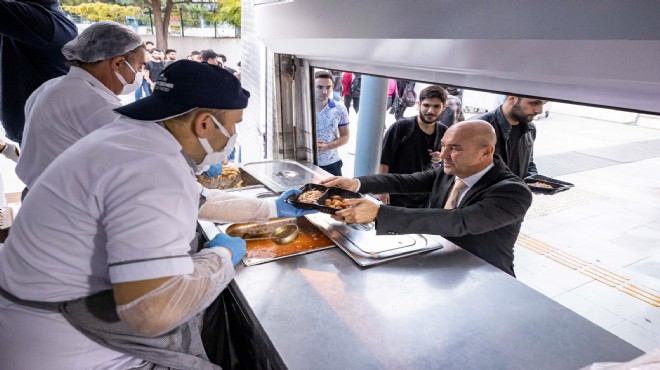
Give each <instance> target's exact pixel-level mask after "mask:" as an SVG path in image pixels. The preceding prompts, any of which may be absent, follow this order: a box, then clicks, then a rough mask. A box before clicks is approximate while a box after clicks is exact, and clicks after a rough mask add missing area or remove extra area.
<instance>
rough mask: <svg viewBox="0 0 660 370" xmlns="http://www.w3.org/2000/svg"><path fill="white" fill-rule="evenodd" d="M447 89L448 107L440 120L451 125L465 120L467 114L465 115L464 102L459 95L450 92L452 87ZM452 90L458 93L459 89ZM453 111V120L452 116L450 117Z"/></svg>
mask: <svg viewBox="0 0 660 370" xmlns="http://www.w3.org/2000/svg"><path fill="white" fill-rule="evenodd" d="M445 90H446V91H447V108H446V109H445V112H443V114H442V116H440V121H442V122H443V123H444V124H445V125H447V126H451V125H453V124H455V123H458V122H461V121H464V120H465V116H463V102H462V101H461V99H460V98H459V97H458V96H457V95H453V94H452V93H450V92H449V90H450V88H445ZM451 90H452V91H453V92H454V93H457V90H458V89H456V88H451ZM452 112H453V120H452V119H450V118H452V117H450V116H451V113H452Z"/></svg>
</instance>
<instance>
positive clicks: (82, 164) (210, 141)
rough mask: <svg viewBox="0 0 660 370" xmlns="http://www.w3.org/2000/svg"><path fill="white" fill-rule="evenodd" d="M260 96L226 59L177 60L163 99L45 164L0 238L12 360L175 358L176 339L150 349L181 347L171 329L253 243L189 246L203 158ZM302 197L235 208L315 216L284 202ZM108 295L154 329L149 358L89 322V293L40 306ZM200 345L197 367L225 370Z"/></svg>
mask: <svg viewBox="0 0 660 370" xmlns="http://www.w3.org/2000/svg"><path fill="white" fill-rule="evenodd" d="M248 97H249V93H248V92H247V91H245V90H244V89H242V88H241V85H240V82H239V80H238V79H237V78H236V77H234V76H233V75H232V74H231V73H230V72H228V71H226V70H224V69H221V68H218V67H216V66H213V65H208V64H202V63H196V62H192V61H188V60H182V61H178V62H175V63H173V64H171V65H170V66H169V67H168V68H167V69H166V70H165V71H164V72H163V74H162V75H161V76H160V78H159V80H158V81H157V82H156V87H155V91H154V94H153V95H151V96H150V97H147V98H144V99H141V100H139V101H137V102H135V103H132V104H129V105H126V106H124V107H122V108H118V109H116V111H117V112H118V113H119V114H120V115H121V116H120V117H119V118H118V119H117V120H116V121H114V122H113V123H112V124H110V125H106V126H104V127H101V128H99V129H97V130H96V131H94V132H92V133H91V134H89V135H87V136H85V137H84V138H82V139H80V140H79V141H78V142H76V143H75V144H74V145H73V146H71V147H70V148H69V149H67V150H66V151H64V152H63V153H62V154H61V155H60V156H59V157H58V158H56V159H55V161H54V162H53V163H52V164H51V165H50V166H49V167H48V168H47V169H46V170H45V172H44V173H43V174H42V175H41V176H40V177H39V179H38V181H36V182H35V183H34V185H33V187H32V188H31V189H30V195H29V196H28V197H27V198H26V200H25V202H24V203H23V206H22V208H21V211H20V213H19V214H18V216H17V218H16V220H15V222H14V225H13V227H12V231H11V235H10V237H9V238H8V240H7V242H6V244H5V245H4V246H3V247H2V248H0V288H2V289H0V293H2V294H1V295H0V368H1V369H12V370H16V369H31V370H32V369H42V368H49V369H67V370H76V369H128V368H135V367H140V366H145V367H148V366H151V364H153V363H158V364H160V365H161V366H170V367H175V366H174V365H172V364H173V363H174V364H176V363H177V362H176V361H177V358H176V356H173V357H172V356H171V353H170V352H171V351H170V352H168V351H169V349H168V350H166V351H165V352H163V351H161V350H160V349H158V350H157V349H154V350H153V353H155V354H156V355H155V356H149V354H152V351H151V346H152V343H151V342H150V341H151V340H152V339H151V338H152V337H155V338H156V340H160V343H168V346H169V343H170V342H169V337H168V335H170V334H171V333H172V332H176V330H178V328H181V327H183V326H185V325H186V323H190V322H192V321H193V319H194V318H196V317H197V314H198V313H199V312H200V311H202V310H204V309H205V308H206V307H207V306H208V305H209V304H210V303H211V302H212V301H213V300H214V299H215V298H216V297H217V296H218V294H220V292H221V291H222V290H223V289H224V288H225V287H226V285H227V284H228V283H229V281H230V280H231V279H232V278H233V276H234V267H233V266H234V265H235V264H237V263H238V262H239V261H240V258H241V257H242V256H243V254H244V253H245V242H244V241H243V240H242V239H238V238H232V237H229V236H227V235H226V234H219V235H218V237H216V238H214V239H213V240H211V241H210V242H209V248H207V249H203V250H202V251H200V252H197V253H194V254H189V250H190V245H189V243H190V241H191V240H192V239H193V235H194V232H195V226H196V220H197V214H198V205H199V195H200V192H199V187H198V186H197V183H196V181H195V177H194V176H193V171H194V167H195V166H199V165H203V164H208V163H216V162H218V161H219V160H222V159H223V157H225V156H226V155H227V154H228V151H227V150H226V149H227V148H229V147H230V146H229V145H228V143H231V142H233V141H234V140H235V127H234V125H235V124H237V123H238V122H240V121H241V119H242V114H243V108H245V107H246V105H247V102H248ZM289 194H291V191H289V192H285V193H284V194H283V195H282V196H281V197H280V198H278V199H277V200H276V201H275V202H274V203H273V202H271V203H272V204H270V205H265V204H264V203H265V201H262V200H258V199H255V200H253V202H252V203H250V202H248V201H245V200H243V201H240V202H239V201H238V200H234V202H235V203H234V206H235V208H234V209H233V213H236V214H243V215H249V216H254V217H257V218H266V217H269V216H270V217H273V216H298V215H301V214H302V213H301V212H300V211H295V208H293V206H290V205H288V204H286V203H284V202H283V200H284V199H285V198H286V197H287V196H288V195H289ZM230 203H231V202H230ZM230 203H229V204H230ZM226 204H227V203H226ZM241 205H244V206H241ZM216 206H217V205H216ZM234 217H238V216H234ZM99 292H100V293H99ZM96 293H99V294H100V295H103V294H106V293H108V294H110V301H111V302H110V303H108V304H106V306H110V307H109V308H110V311H109V312H110V314H108V313H107V312H106V314H105V315H106V316H110V317H112V316H113V315H114V314H116V315H117V316H118V318H117V319H116V321H117V322H116V323H113V324H112V325H115V326H116V325H120V326H121V327H122V328H123V327H125V328H126V330H127V331H128V333H129V334H131V335H134V336H135V337H136V338H138V339H140V340H142V339H143V341H142V342H140V345H139V346H133V347H138V348H139V349H141V350H142V351H143V352H142V353H143V354H144V356H140V355H135V351H132V349H131V348H133V347H131V348H127V349H125V348H122V346H116V345H112V343H113V339H116V338H115V337H113V336H107V335H106V334H105V333H103V332H95V330H89V329H85V330H83V329H81V327H89V325H87V326H85V325H86V324H90V323H89V322H85V320H86V319H82V316H79V317H77V316H76V315H73V316H74V317H71V316H72V315H71V314H70V312H71V310H72V309H74V308H75V307H78V308H80V305H78V306H76V302H77V301H74V302H69V304H68V305H67V306H66V307H65V309H62V307H64V306H62V305H60V306H59V307H60V309H61V313H58V312H51V311H49V310H48V309H44V310H42V309H35V308H32V307H31V306H30V304H32V303H34V302H41V303H43V302H62V301H70V300H75V299H78V298H81V297H89V296H91V295H93V294H96ZM112 298H114V301H115V302H116V310H115V303H114V302H112ZM90 302H91V301H90ZM90 307H91V306H90ZM106 308H108V307H106ZM90 309H91V308H90ZM82 311H83V313H84V311H85V307H83V309H82ZM67 313H69V314H67ZM92 316H93V315H92ZM85 317H86V316H85ZM80 320H82V322H77V321H80ZM109 321H112V320H109ZM91 324H94V325H95V324H96V323H94V322H92V323H91ZM104 324H105V323H101V325H100V326H101V327H103V325H104ZM74 325H75V327H74ZM94 325H91V326H94ZM189 328H192V329H195V326H194V325H190V327H189ZM193 334H194V330H193ZM184 337H186V336H185V335H183V336H179V337H173V338H174V339H173V340H174V341H176V340H178V339H177V338H179V339H181V338H184ZM91 338H94V339H91ZM99 338H100V339H101V340H107V343H110V344H104V345H101V344H99V342H100V341H99ZM122 338H123V337H122ZM164 338H165V339H164ZM184 339H185V338H184ZM145 341H146V342H145ZM104 343H106V342H104ZM157 345H158V343H156V342H154V343H153V346H157ZM183 347H184V348H187V347H185V346H183ZM145 348H146V350H145ZM154 348H155V347H154ZM133 349H134V348H133ZM198 349H199V348H198ZM190 351H193V349H192V347H191V349H190ZM202 352H203V349H202ZM162 353H164V354H162ZM195 354H196V355H197V357H195V359H199V362H197V360H195V361H193V362H192V363H193V364H192V365H191V363H188V365H187V366H189V367H188V368H196V369H197V368H198V369H213V368H215V367H213V365H212V364H211V365H209V363H206V362H204V355H203V354H202V355H200V354H199V353H195ZM168 356H169V357H168ZM154 358H155V359H154ZM172 358H174V360H172V361H174V362H167V363H165V364H161V363H160V362H158V361H160V360H159V359H162V361H166V360H168V359H169V360H171V359H172ZM169 360H168V361H169ZM178 368H182V367H178Z"/></svg>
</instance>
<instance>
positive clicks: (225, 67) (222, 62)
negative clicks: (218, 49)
mask: <svg viewBox="0 0 660 370" xmlns="http://www.w3.org/2000/svg"><path fill="white" fill-rule="evenodd" d="M218 58H220V60H221V63H220V65H221V66H222V68H224V69H226V70H228V71H229V72H231V73H232V74H235V73H236V70H235V69H233V68H231V67H229V66H228V65H227V57H226V56H225V55H224V54H218Z"/></svg>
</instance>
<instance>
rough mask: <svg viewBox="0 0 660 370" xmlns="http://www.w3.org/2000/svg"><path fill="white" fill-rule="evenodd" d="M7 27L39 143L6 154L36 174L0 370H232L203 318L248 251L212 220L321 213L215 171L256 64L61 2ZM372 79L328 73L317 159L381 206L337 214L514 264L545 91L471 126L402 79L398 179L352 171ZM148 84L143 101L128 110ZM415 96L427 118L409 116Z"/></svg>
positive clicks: (16, 110)
mask: <svg viewBox="0 0 660 370" xmlns="http://www.w3.org/2000/svg"><path fill="white" fill-rule="evenodd" d="M24 19H35V22H34V24H31V25H30V26H29V27H28V26H26V24H25V22H23V21H24ZM41 25H43V27H40V26H41ZM19 31H20V32H19ZM21 32H22V33H21ZM0 35H1V36H2V40H1V41H2V60H3V63H2V68H3V69H2V85H1V90H0V96H1V101H2V106H1V111H0V113H1V115H0V119H1V120H2V124H3V125H4V127H5V130H6V132H7V134H8V136H9V138H10V139H12V140H14V141H16V142H18V143H19V144H20V154H19V151H18V150H17V149H16V148H15V147H13V146H10V145H4V146H3V145H2V143H0V147H1V148H2V152H3V154H4V153H6V155H7V156H11V155H14V156H15V157H17V161H18V163H17V165H16V173H17V175H18V176H19V178H20V179H21V180H22V181H23V182H24V183H25V185H26V188H25V191H24V192H23V203H22V206H21V210H20V213H19V214H18V215H17V217H16V219H15V220H14V222H13V224H12V226H11V233H10V234H9V237H8V238H7V239H6V240H5V243H4V245H2V246H1V247H0V368H8V369H34V368H40V367H43V364H46V363H47V364H49V366H51V367H53V368H66V369H86V368H140V367H143V368H152V367H158V366H160V367H163V368H168V367H169V368H184V367H185V366H187V365H185V364H190V363H195V364H198V365H199V367H200V368H208V369H215V368H217V366H216V365H214V364H211V363H210V362H209V361H208V358H207V357H206V355H205V352H204V348H203V345H202V343H201V342H200V336H199V329H200V323H199V319H200V316H201V315H202V314H203V312H204V309H205V308H206V307H207V306H208V305H209V304H210V303H211V302H212V301H213V300H214V299H216V297H217V296H218V295H219V294H220V293H221V292H222V291H223V289H224V288H225V287H226V286H227V284H228V283H229V281H230V280H231V279H232V278H233V276H234V266H235V265H237V264H238V263H239V262H240V260H241V258H242V257H243V256H244V254H245V247H246V245H245V241H244V240H243V239H241V238H234V237H230V236H228V235H226V234H224V233H220V234H218V235H217V236H216V237H214V238H213V239H212V240H210V241H209V243H208V247H207V248H202V249H199V245H197V244H195V243H192V242H193V241H194V240H195V230H196V227H195V224H196V221H197V220H198V219H210V220H214V221H217V222H224V223H228V222H242V221H248V220H253V221H262V220H267V219H268V218H272V217H300V216H303V215H306V214H308V213H311V212H314V211H309V210H302V209H298V208H296V207H294V206H293V205H291V204H290V203H288V202H286V200H287V199H288V198H289V197H290V196H291V195H294V194H299V193H300V190H297V189H290V190H288V191H286V192H284V193H283V194H281V195H280V196H279V197H277V198H276V199H256V198H248V197H243V196H240V195H233V193H227V192H222V191H213V190H210V189H205V188H203V187H202V186H201V185H200V184H199V183H198V182H197V181H196V177H195V176H196V175H198V174H201V173H209V172H208V171H213V174H215V175H217V174H218V173H219V171H221V166H222V163H223V162H224V161H226V160H227V159H228V158H229V156H230V154H231V152H232V151H233V150H234V145H235V143H236V125H237V124H238V123H239V122H241V120H242V116H243V110H244V109H245V108H246V107H247V105H248V102H249V98H250V93H249V92H248V91H247V90H245V89H244V88H243V87H242V85H241V82H240V71H236V70H233V69H231V68H229V67H227V66H226V57H225V56H224V55H222V54H218V53H216V52H214V51H213V50H203V51H199V52H197V51H193V52H192V53H191V54H190V55H189V56H187V58H186V59H184V60H177V53H176V50H172V49H168V50H158V49H156V48H154V45H153V43H149V42H147V43H144V42H143V40H142V38H141V37H140V36H139V35H138V34H136V33H135V32H134V31H132V30H131V29H129V28H127V27H125V26H123V25H120V24H118V23H115V22H111V21H105V22H98V23H95V24H93V25H91V26H90V27H88V28H86V29H85V30H84V31H82V32H81V33H80V34H79V35H78V34H77V32H76V31H75V27H73V28H72V24H71V23H70V22H69V21H67V20H66V17H64V16H63V14H62V12H61V11H60V10H59V7H58V3H57V1H56V0H33V1H30V2H0ZM12 58H14V59H12ZM21 58H23V59H21ZM25 58H34V60H29V61H31V62H34V63H27V61H28V60H26V59H25ZM7 60H9V61H12V60H13V63H14V64H13V66H14V67H15V68H16V69H15V70H13V71H11V73H10V72H9V71H8V70H7V69H6V67H7V63H6V62H7ZM16 66H19V67H20V68H19V67H16ZM239 66H240V64H239ZM35 68H38V69H39V73H37V70H36V69H35ZM41 72H43V73H41ZM361 80H362V76H361V75H360V74H354V73H350V72H344V73H343V74H342V73H340V72H337V71H319V72H317V73H316V74H315V75H314V90H315V111H316V127H317V149H318V163H319V165H320V166H321V167H322V168H323V169H325V170H326V171H327V172H329V173H330V174H333V175H335V176H334V177H332V178H329V179H326V180H324V181H323V183H324V184H326V185H328V186H338V187H342V188H345V189H349V190H352V191H360V192H364V193H372V194H377V195H378V197H379V198H380V199H381V201H382V202H381V203H378V202H372V201H370V200H367V199H359V200H347V203H348V204H349V205H350V207H349V208H347V209H344V210H341V211H339V212H337V214H336V215H335V216H333V217H334V218H335V220H337V221H340V222H357V223H366V222H372V221H377V223H376V231H377V234H405V233H427V234H438V235H442V236H444V237H446V238H447V239H449V240H452V241H454V242H456V243H457V244H458V245H460V246H461V247H463V248H465V249H467V250H469V251H470V252H472V253H474V254H475V255H477V256H479V257H481V258H482V259H484V260H485V261H487V262H489V263H491V264H492V265H494V266H496V267H498V268H500V269H501V270H502V271H504V272H506V273H508V274H511V275H514V270H513V243H514V242H515V239H516V237H517V235H518V232H519V230H520V225H521V222H522V219H523V217H524V215H525V212H526V211H527V209H528V208H529V206H530V204H531V193H530V191H529V189H528V188H527V186H526V185H525V183H524V181H523V178H524V177H527V176H531V175H533V174H535V173H536V168H535V166H534V164H533V142H534V138H535V134H536V133H535V128H534V125H533V123H531V120H532V118H533V116H534V115H535V114H537V113H539V112H540V109H542V106H543V103H544V101H542V100H538V99H528V98H523V97H516V96H509V97H507V99H506V101H505V102H504V103H503V104H502V106H501V107H500V108H499V109H498V110H496V111H495V112H491V113H489V114H487V115H484V116H483V117H477V119H471V120H468V121H465V120H464V118H463V117H462V110H461V103H460V91H457V92H458V93H456V94H453V93H451V91H452V90H451V89H447V88H445V87H442V86H435V85H433V86H429V87H427V88H425V89H423V90H422V91H420V93H419V97H417V93H416V92H415V90H414V88H415V82H414V81H405V80H390V81H389V82H388V89H387V100H388V103H387V106H388V109H389V110H390V111H391V113H392V114H393V115H394V116H395V117H396V118H397V122H396V123H394V124H393V125H392V126H391V127H390V128H389V129H388V130H387V131H386V132H385V134H384V139H383V155H382V157H381V166H380V172H381V173H380V174H376V175H371V176H363V177H359V178H356V179H348V178H343V177H341V174H342V172H341V168H342V161H341V158H340V157H339V154H338V150H337V148H339V147H341V146H342V145H345V144H346V143H347V142H348V140H349V137H350V130H349V126H350V120H349V114H348V112H349V109H351V108H353V109H354V110H355V112H356V113H357V112H358V111H359V105H360V96H361V94H362V92H361ZM19 81H21V83H20V84H19ZM24 82H25V83H24ZM12 84H15V86H13V85H12ZM19 85H20V86H19ZM10 91H11V93H10ZM448 91H449V92H450V93H449V94H448ZM131 93H135V97H136V100H135V102H133V103H131V104H127V105H121V103H120V99H119V95H124V94H131ZM339 100H342V103H343V104H340V103H339ZM413 106H414V107H416V108H417V111H418V112H419V113H418V114H417V115H416V116H414V117H405V116H404V114H405V111H406V108H410V107H413ZM209 174H210V173H209ZM210 175H211V176H212V174H210ZM107 318H110V321H108V320H106V319H107ZM109 322H111V323H112V324H109ZM25 348H31V349H33V350H32V351H25Z"/></svg>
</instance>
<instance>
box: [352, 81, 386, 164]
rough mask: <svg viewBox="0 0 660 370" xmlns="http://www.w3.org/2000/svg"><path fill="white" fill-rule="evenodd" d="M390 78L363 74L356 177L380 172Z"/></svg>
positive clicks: (357, 137)
mask: <svg viewBox="0 0 660 370" xmlns="http://www.w3.org/2000/svg"><path fill="white" fill-rule="evenodd" d="M388 82H389V80H388V79H387V78H380V77H374V76H367V75H362V83H361V89H360V114H359V117H358V129H357V136H356V145H355V167H354V172H353V174H354V176H355V177H357V176H364V175H372V174H375V173H378V166H379V164H380V152H381V150H382V146H383V133H384V132H385V114H386V113H387V110H386V107H387V86H388Z"/></svg>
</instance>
